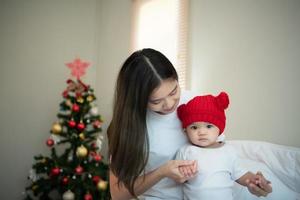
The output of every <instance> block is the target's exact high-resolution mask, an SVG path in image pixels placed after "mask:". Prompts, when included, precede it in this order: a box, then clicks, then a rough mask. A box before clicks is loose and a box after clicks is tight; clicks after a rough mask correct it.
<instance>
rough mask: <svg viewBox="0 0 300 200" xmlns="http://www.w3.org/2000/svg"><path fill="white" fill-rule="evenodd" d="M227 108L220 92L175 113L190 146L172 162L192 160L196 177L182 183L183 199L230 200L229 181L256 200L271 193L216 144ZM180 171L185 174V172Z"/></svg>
mask: <svg viewBox="0 0 300 200" xmlns="http://www.w3.org/2000/svg"><path fill="white" fill-rule="evenodd" d="M228 105H229V98H228V95H227V94H226V93H225V92H221V93H220V94H219V95H218V96H217V97H215V96H212V95H206V96H197V97H195V98H193V99H192V100H190V101H189V102H188V103H187V104H183V105H181V106H179V108H178V110H177V114H178V117H179V119H180V120H181V122H182V127H183V129H184V132H185V134H186V136H187V137H188V140H189V142H190V144H188V145H186V146H183V147H182V148H180V150H179V151H178V153H177V155H176V159H180V160H196V161H197V164H198V175H197V176H196V177H195V178H193V179H190V180H188V181H187V182H186V183H184V189H183V190H184V199H201V200H206V199H209V200H211V199H213V200H224V199H225V200H231V199H233V197H232V187H233V181H235V182H237V183H239V184H241V185H243V186H246V187H247V188H248V190H249V191H250V192H251V193H252V194H255V195H257V196H267V195H268V193H270V192H272V187H271V185H270V182H269V181H268V180H266V179H265V177H264V176H263V175H262V173H261V172H257V173H256V174H254V173H252V172H249V171H247V170H246V169H244V168H243V167H242V166H241V161H240V159H239V158H238V156H237V154H236V152H235V150H234V148H233V147H231V146H230V145H229V144H226V143H225V142H219V140H218V137H219V135H221V134H222V133H223V131H224V129H225V122H226V116H225V112H224V110H225V109H226V108H227V107H228ZM180 171H181V173H183V174H186V173H187V171H186V169H185V168H181V169H180Z"/></svg>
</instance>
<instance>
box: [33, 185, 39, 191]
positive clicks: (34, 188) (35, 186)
mask: <svg viewBox="0 0 300 200" xmlns="http://www.w3.org/2000/svg"><path fill="white" fill-rule="evenodd" d="M38 187H39V186H38V185H33V186H32V187H31V189H32V190H33V191H34V190H36V189H38Z"/></svg>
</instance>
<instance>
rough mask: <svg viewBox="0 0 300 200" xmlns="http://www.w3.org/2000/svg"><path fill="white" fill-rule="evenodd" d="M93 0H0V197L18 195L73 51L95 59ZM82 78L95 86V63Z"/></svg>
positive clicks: (53, 114)
mask: <svg viewBox="0 0 300 200" xmlns="http://www.w3.org/2000/svg"><path fill="white" fill-rule="evenodd" d="M96 22H97V20H96V1H95V0H89V1H80V0H72V1H71V0H70V1H68V0H66V1H38V0H26V1H16V0H2V1H1V2H0V27H1V28H0V62H1V64H0V66H1V67H0V91H1V100H0V101H1V103H0V113H1V119H0V127H1V131H0V132H1V140H0V159H1V170H0V177H1V180H0V199H12V200H16V199H21V193H22V191H24V188H25V183H26V182H27V175H28V172H29V169H30V168H31V166H32V163H33V156H34V155H37V154H40V153H41V154H45V153H48V152H49V151H48V148H47V146H46V145H45V141H46V139H47V138H48V137H49V135H50V132H49V131H50V129H51V125H52V123H53V122H54V121H55V120H56V119H57V117H56V114H57V112H58V111H59V103H60V102H61V101H62V96H61V93H62V91H63V90H64V89H65V87H66V83H65V81H66V79H67V78H69V74H70V71H69V69H68V68H67V67H66V66H64V63H65V62H68V61H71V60H73V59H74V58H75V57H76V56H80V57H81V58H83V59H86V60H89V61H91V62H92V63H95V61H96V48H97V45H96V31H97V29H96ZM84 80H85V81H86V82H87V83H89V84H91V85H92V86H95V83H96V66H92V67H91V68H89V69H88V74H87V75H86V76H85V77H84Z"/></svg>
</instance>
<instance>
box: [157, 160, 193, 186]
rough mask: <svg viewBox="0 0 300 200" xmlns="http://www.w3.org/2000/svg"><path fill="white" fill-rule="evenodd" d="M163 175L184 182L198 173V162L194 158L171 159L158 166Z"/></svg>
mask: <svg viewBox="0 0 300 200" xmlns="http://www.w3.org/2000/svg"><path fill="white" fill-rule="evenodd" d="M158 170H159V172H160V174H161V175H162V176H163V177H168V178H171V179H173V180H174V181H176V182H178V183H184V182H185V181H186V180H188V179H190V178H192V177H194V176H195V174H196V173H197V163H196V161H193V160H170V161H168V162H167V163H165V164H164V165H162V166H161V167H159V168H158Z"/></svg>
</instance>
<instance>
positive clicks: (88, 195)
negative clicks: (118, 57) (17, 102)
mask: <svg viewBox="0 0 300 200" xmlns="http://www.w3.org/2000/svg"><path fill="white" fill-rule="evenodd" d="M66 65H67V66H68V67H69V68H70V69H71V72H72V73H71V74H72V76H74V77H76V79H75V80H72V79H68V80H67V88H66V89H65V90H64V92H63V94H62V96H63V101H62V102H61V104H60V111H59V113H58V114H57V117H58V120H57V121H56V122H54V123H53V125H52V128H51V131H50V133H51V134H50V137H49V138H48V139H47V140H46V145H47V146H48V147H49V148H50V149H51V153H50V156H43V155H38V156H35V157H34V159H35V163H34V164H33V166H32V169H31V170H30V174H29V177H28V178H29V179H30V181H31V183H30V185H29V186H28V187H26V197H25V199H26V200H29V199H42V200H48V199H63V200H79V199H80V200H82V199H84V200H93V199H97V200H105V199H110V194H109V185H108V166H107V164H105V163H104V161H103V156H102V155H101V153H100V150H101V146H102V141H103V135H102V134H100V132H101V125H102V119H101V116H100V115H99V114H98V108H97V107H96V105H95V103H94V102H95V100H96V97H95V95H94V91H93V89H92V88H91V87H90V86H89V85H86V84H85V83H84V82H83V81H82V80H81V79H80V77H81V76H83V75H84V74H85V70H86V68H87V67H88V66H89V65H90V64H89V63H88V62H83V61H82V60H80V59H79V58H77V59H75V60H74V61H73V62H71V63H67V64H66ZM58 147H60V149H59V148H58ZM59 150H60V151H59ZM59 152H61V153H59Z"/></svg>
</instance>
